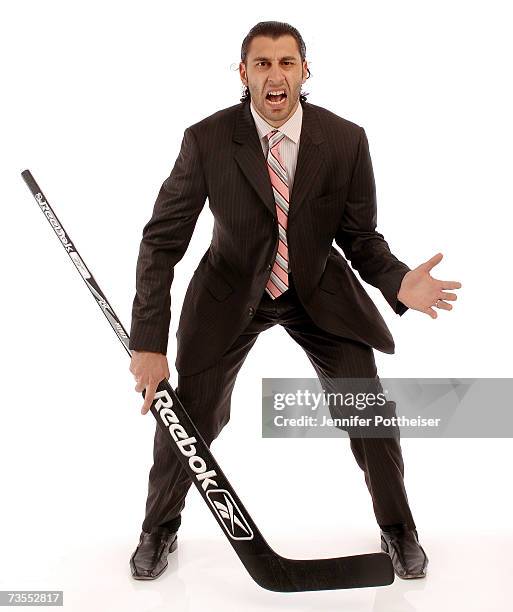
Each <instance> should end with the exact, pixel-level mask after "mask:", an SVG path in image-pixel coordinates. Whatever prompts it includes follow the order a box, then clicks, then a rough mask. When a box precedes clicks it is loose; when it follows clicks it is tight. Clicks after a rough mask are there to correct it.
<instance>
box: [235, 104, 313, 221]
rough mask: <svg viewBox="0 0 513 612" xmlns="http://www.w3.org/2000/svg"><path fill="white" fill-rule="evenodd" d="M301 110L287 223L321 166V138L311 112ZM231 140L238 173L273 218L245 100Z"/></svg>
mask: <svg viewBox="0 0 513 612" xmlns="http://www.w3.org/2000/svg"><path fill="white" fill-rule="evenodd" d="M301 104H302V106H303V123H302V126H301V136H300V140H299V152H298V159H297V166H296V172H295V175H294V184H293V186H292V193H291V194H290V208H289V222H290V220H291V219H293V218H294V217H295V215H296V214H297V211H298V209H299V208H300V207H301V205H302V204H303V202H304V201H305V198H306V196H307V195H308V193H309V191H310V190H311V188H312V186H313V185H314V179H315V177H316V175H317V172H318V171H319V169H320V167H321V166H322V163H323V160H322V148H321V147H320V146H319V145H320V143H322V142H323V140H324V138H323V135H322V131H321V129H320V125H319V119H318V117H317V113H316V111H315V109H313V108H311V107H309V105H308V103H303V102H301ZM233 140H234V141H235V142H237V143H239V145H240V146H238V147H237V149H236V151H235V153H234V158H235V160H236V162H237V163H238V164H239V166H240V168H241V170H242V172H243V173H244V175H245V176H246V178H247V179H248V181H249V182H250V183H251V185H252V186H253V188H254V189H255V191H256V192H257V193H258V195H259V196H260V199H261V200H262V201H263V203H264V204H265V206H267V208H268V209H269V211H270V212H271V213H272V215H273V216H274V217H276V203H275V201H274V194H273V190H272V186H271V179H270V178H269V173H268V171H267V162H266V159H265V157H264V155H263V152H262V146H261V144H260V140H259V138H258V132H257V129H256V126H255V122H254V120H253V116H252V115H251V110H250V108H249V100H247V101H246V102H244V103H242V104H241V107H240V109H239V112H238V114H237V119H236V124H235V129H234V133H233Z"/></svg>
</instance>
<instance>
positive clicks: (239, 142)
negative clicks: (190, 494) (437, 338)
mask: <svg viewBox="0 0 513 612" xmlns="http://www.w3.org/2000/svg"><path fill="white" fill-rule="evenodd" d="M305 54H306V50H305V44H304V42H303V39H302V37H301V35H300V34H299V32H298V31H297V30H296V29H295V28H293V27H292V26H290V25H288V24H284V23H280V22H261V23H259V24H257V25H256V26H255V27H254V28H253V29H252V30H251V31H250V32H249V33H248V35H247V36H246V38H245V39H244V42H243V44H242V53H241V62H240V65H239V72H240V78H241V81H242V83H243V84H244V85H245V86H246V88H247V89H246V95H245V96H244V97H243V99H242V101H241V103H240V104H237V105H235V106H232V107H229V108H227V109H224V110H221V111H219V112H217V113H215V114H213V115H211V116H209V117H207V118H205V119H203V120H202V121H200V122H198V123H196V124H195V125H192V126H190V127H189V128H187V129H186V130H185V133H184V137H183V141H182V145H181V150H180V154H179V156H178V158H177V160H176V163H175V165H174V168H173V170H172V172H171V175H170V176H169V177H168V178H167V179H166V180H165V181H164V183H163V185H162V187H161V190H160V192H159V194H158V197H157V200H156V203H155V206H154V210H153V215H152V217H151V219H150V221H149V222H148V223H147V225H146V226H145V228H144V230H143V237H142V240H141V246H140V252H139V258H138V262H137V292H136V296H135V299H134V304H133V312H132V326H131V334H130V336H131V339H130V348H131V349H132V350H133V356H132V362H131V365H130V371H131V372H132V373H133V375H134V377H135V379H136V381H137V385H136V387H135V389H136V391H138V392H141V391H142V390H143V389H145V390H146V394H145V401H144V405H143V407H142V413H143V414H146V413H147V412H148V410H149V408H150V407H151V403H152V400H153V397H154V393H155V389H156V387H157V385H158V384H159V382H160V381H161V380H162V379H164V378H166V379H167V378H169V376H170V373H169V367H168V363H167V359H166V350H167V341H168V333H169V322H170V286H171V283H172V280H173V275H174V266H175V265H176V264H177V262H178V261H180V259H181V258H182V257H183V255H184V253H185V251H186V249H187V246H188V244H189V241H190V239H191V236H192V233H193V230H194V226H195V223H196V220H197V218H198V215H199V214H200V212H201V210H202V208H203V205H204V203H205V201H206V198H207V197H208V199H209V206H210V209H211V211H212V214H213V216H214V230H213V235H212V241H211V244H210V246H209V248H208V249H207V251H206V252H205V254H204V256H203V257H202V259H201V261H200V264H199V266H198V268H197V270H196V271H195V273H194V275H193V277H192V279H191V282H190V284H189V287H188V289H187V292H186V295H185V299H184V303H183V308H182V312H181V316H180V322H179V327H178V332H177V340H178V345H177V347H178V350H177V358H176V368H177V371H178V375H179V378H178V387H177V389H176V391H177V394H178V396H179V397H180V399H181V400H182V402H183V404H184V405H185V407H186V409H187V410H188V412H189V414H190V416H191V418H192V419H193V420H194V422H195V424H196V426H197V427H198V429H199V431H200V433H201V434H202V436H203V437H204V438H205V440H206V442H207V444H210V443H211V442H212V441H213V440H214V439H215V438H216V437H217V435H218V434H219V432H220V431H221V429H222V428H223V426H224V425H225V424H226V423H227V421H228V419H229V413H230V397H231V392H232V389H233V386H234V384H235V379H236V376H237V373H238V371H239V369H240V367H241V366H242V363H243V362H244V359H245V358H246V356H247V354H248V352H249V350H250V348H251V346H252V345H253V344H254V342H255V341H256V339H257V337H258V334H259V333H260V332H261V331H263V330H265V329H268V328H269V327H271V326H272V325H275V324H276V323H279V324H280V325H282V326H283V327H284V328H285V330H286V331H287V332H288V333H289V335H290V336H291V337H292V338H293V339H294V340H295V341H296V342H297V343H298V344H299V345H300V346H301V347H302V348H303V350H305V351H306V353H307V355H308V358H309V359H310V361H311V363H312V365H313V367H314V369H315V371H316V373H317V375H318V376H319V378H320V379H321V380H322V381H323V382H324V383H325V384H329V382H330V381H331V380H333V379H337V378H338V379H344V378H346V377H347V378H349V377H352V378H364V377H368V378H377V373H376V366H375V362H374V355H373V348H376V349H378V350H380V351H383V352H385V353H393V352H394V342H393V338H392V336H391V334H390V331H389V330H388V328H387V326H386V324H385V322H384V320H383V318H382V317H381V315H380V313H379V312H378V310H377V308H376V306H375V305H374V303H373V302H372V300H371V299H370V297H369V296H368V295H367V293H366V292H365V290H364V289H363V287H362V285H361V284H360V283H359V281H358V280H357V277H356V276H355V274H354V273H353V271H352V269H351V268H350V267H349V265H348V263H347V261H346V259H345V258H344V257H343V256H342V254H341V253H340V251H339V250H338V249H336V248H334V246H332V244H333V241H335V242H336V244H337V245H338V246H339V247H340V248H341V249H342V251H343V252H344V254H345V256H346V258H347V259H348V260H349V261H350V262H351V265H352V267H353V268H355V269H356V270H357V271H358V272H359V274H360V275H361V277H362V278H363V279H364V280H365V281H366V282H368V283H370V284H372V285H374V286H375V287H378V288H379V289H380V290H381V292H382V293H383V295H384V297H385V298H386V300H387V302H388V303H389V304H390V306H391V307H392V308H393V309H394V311H395V312H396V313H397V314H399V315H402V314H403V313H404V312H405V311H406V310H407V308H413V309H415V310H419V311H421V312H424V313H426V314H428V315H430V316H431V317H433V318H436V316H437V314H436V311H435V310H434V309H433V306H436V307H438V308H441V309H445V310H450V309H451V308H452V306H451V305H450V304H448V301H450V300H455V299H456V295H455V294H454V293H448V292H446V291H444V290H445V289H454V288H458V287H460V286H461V284H460V283H457V282H444V281H439V280H436V279H434V278H432V277H431V276H430V274H429V271H430V270H431V269H432V268H433V266H434V265H436V264H437V263H438V262H439V261H440V259H441V254H437V255H435V256H434V257H432V258H431V259H430V260H428V261H427V262H425V263H424V264H422V265H420V266H419V267H417V268H416V269H414V270H410V268H409V267H408V266H407V265H406V264H404V263H402V262H401V261H399V260H398V259H397V258H396V257H395V256H394V255H392V253H391V252H390V250H389V248H388V244H387V243H386V242H385V240H384V238H383V236H382V235H381V234H379V233H378V232H376V201H375V186H374V178H373V172H372V165H371V159H370V154H369V149H368V143H367V138H366V135H365V132H364V130H363V128H361V127H359V126H357V125H356V124H354V123H352V122H350V121H347V120H345V119H343V118H341V117H338V116H337V115H335V114H333V113H331V112H330V111H328V110H326V109H324V108H322V107H320V106H316V105H312V104H310V103H307V102H306V97H305V96H304V95H302V94H301V86H302V84H303V83H304V82H305V80H306V79H307V78H308V75H309V71H308V66H307V62H306V59H305ZM350 443H351V449H352V451H353V453H354V455H355V458H356V461H357V462H358V465H359V466H360V467H361V469H362V470H363V472H364V475H365V481H366V484H367V486H368V488H369V491H370V493H371V497H372V502H373V507H374V512H375V515H376V520H377V522H378V524H379V525H380V527H381V541H382V548H383V549H384V550H386V551H387V552H389V554H390V555H391V558H392V561H393V564H394V567H395V571H396V573H397V574H398V575H399V576H401V577H403V578H418V577H423V576H424V575H425V571H426V566H427V557H426V555H425V553H424V551H423V549H422V547H421V546H420V544H419V541H418V535H417V531H416V526H415V523H414V521H413V517H412V514H411V511H410V508H409V505H408V500H407V496H406V491H405V488H404V482H403V474H404V467H403V460H402V455H401V448H400V444H399V439H398V436H397V437H390V438H376V439H362V438H360V437H358V436H355V437H351V438H350ZM190 484H191V481H190V479H189V477H188V476H187V475H186V474H185V472H184V471H183V470H182V468H181V467H180V464H179V462H178V460H177V459H176V458H175V455H174V452H173V450H172V448H171V445H170V442H169V440H168V439H167V436H166V435H165V434H164V433H163V432H162V430H161V429H160V428H159V427H156V430H155V439H154V463H153V466H152V468H151V470H150V474H149V487H148V498H147V502H146V516H145V518H144V521H143V524H142V532H141V536H140V540H139V545H138V546H137V548H136V550H135V551H134V553H133V555H132V557H131V559H130V565H131V569H132V575H133V577H134V578H136V579H154V578H156V577H158V576H160V575H161V574H162V573H163V572H164V570H165V569H166V567H167V556H168V553H169V552H171V551H173V550H174V549H175V548H176V542H177V540H176V532H177V530H178V527H179V525H180V513H181V511H182V509H183V507H184V500H185V496H186V493H187V490H188V488H189V486H190Z"/></svg>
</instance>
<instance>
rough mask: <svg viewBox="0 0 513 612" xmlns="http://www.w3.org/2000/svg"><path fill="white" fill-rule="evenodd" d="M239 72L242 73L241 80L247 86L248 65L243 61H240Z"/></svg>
mask: <svg viewBox="0 0 513 612" xmlns="http://www.w3.org/2000/svg"><path fill="white" fill-rule="evenodd" d="M239 74H240V79H241V81H242V82H243V83H244V85H245V86H246V87H247V86H248V75H247V73H246V66H245V65H244V63H243V62H239Z"/></svg>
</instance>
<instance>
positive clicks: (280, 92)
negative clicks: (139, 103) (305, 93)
mask: <svg viewBox="0 0 513 612" xmlns="http://www.w3.org/2000/svg"><path fill="white" fill-rule="evenodd" d="M268 93H270V94H271V95H272V96H279V95H280V94H284V93H285V92H284V91H283V89H280V90H279V91H269V92H268Z"/></svg>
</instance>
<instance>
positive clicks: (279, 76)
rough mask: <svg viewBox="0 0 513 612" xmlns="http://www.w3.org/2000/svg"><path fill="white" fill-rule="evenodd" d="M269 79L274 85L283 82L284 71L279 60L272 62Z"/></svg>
mask: <svg viewBox="0 0 513 612" xmlns="http://www.w3.org/2000/svg"><path fill="white" fill-rule="evenodd" d="M269 81H270V82H271V83H272V84H273V85H280V84H281V83H282V82H283V71H282V69H281V67H280V64H279V62H272V63H271V68H270V70H269Z"/></svg>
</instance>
